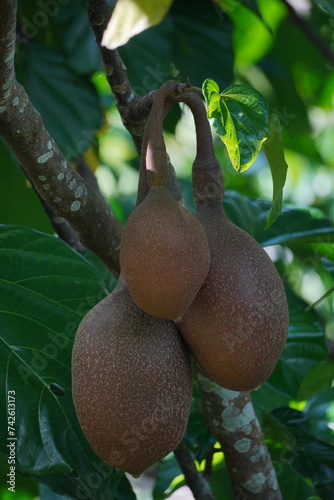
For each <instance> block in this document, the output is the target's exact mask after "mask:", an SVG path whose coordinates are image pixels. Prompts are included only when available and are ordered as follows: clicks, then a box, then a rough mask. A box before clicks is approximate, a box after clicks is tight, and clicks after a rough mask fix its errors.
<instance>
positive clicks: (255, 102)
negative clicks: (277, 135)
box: [203, 79, 269, 172]
mask: <svg viewBox="0 0 334 500" xmlns="http://www.w3.org/2000/svg"><path fill="white" fill-rule="evenodd" d="M203 94H204V97H205V100H206V103H207V110H208V117H209V118H212V119H213V123H212V126H213V128H214V130H215V132H216V134H217V135H218V136H219V137H220V138H221V140H222V141H223V142H224V144H225V146H226V149H227V152H228V155H229V157H230V160H231V163H232V166H233V168H234V169H235V170H237V171H238V172H242V171H243V170H246V169H247V168H249V167H250V166H251V164H252V163H253V161H254V160H255V159H256V157H257V155H258V153H259V151H260V149H261V146H262V143H263V141H264V140H265V139H266V138H267V136H268V124H269V114H268V106H267V103H266V100H265V99H264V97H263V96H262V95H261V94H260V93H259V92H257V91H256V90H255V89H253V88H251V87H248V86H246V85H230V86H229V87H227V88H226V89H225V90H224V91H223V92H221V93H219V87H218V85H217V83H216V82H214V81H213V80H211V79H207V80H205V82H204V83H203Z"/></svg>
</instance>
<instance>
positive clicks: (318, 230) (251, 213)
mask: <svg viewBox="0 0 334 500" xmlns="http://www.w3.org/2000/svg"><path fill="white" fill-rule="evenodd" d="M224 209H225V212H226V214H227V216H228V217H229V219H231V220H232V222H234V223H235V224H236V225H237V226H239V227H241V228H242V229H243V230H244V231H247V232H248V233H249V234H251V235H252V236H253V238H255V239H256V241H258V242H259V243H260V244H261V245H262V246H269V245H294V251H296V252H297V253H298V250H299V248H300V243H303V244H307V243H308V244H309V243H314V244H316V245H317V252H319V246H320V245H321V244H327V245H330V246H331V242H333V241H334V226H333V223H332V222H331V221H330V220H329V219H328V217H326V216H325V214H324V213H323V212H322V211H321V210H319V209H317V208H313V207H310V208H305V207H301V206H298V205H285V206H284V207H283V209H282V212H281V215H280V217H279V218H278V219H277V220H276V222H275V223H274V224H272V226H270V227H269V229H268V230H266V231H265V230H264V226H265V221H266V218H267V214H268V211H269V209H270V203H269V202H268V201H266V200H254V199H251V198H249V197H247V196H243V195H241V194H239V193H237V192H235V191H227V192H226V193H225V196H224Z"/></svg>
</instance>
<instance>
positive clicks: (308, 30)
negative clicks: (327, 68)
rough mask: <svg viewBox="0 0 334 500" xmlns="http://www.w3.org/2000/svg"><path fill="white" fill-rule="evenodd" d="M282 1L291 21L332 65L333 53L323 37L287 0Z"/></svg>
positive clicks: (333, 60) (333, 62)
mask: <svg viewBox="0 0 334 500" xmlns="http://www.w3.org/2000/svg"><path fill="white" fill-rule="evenodd" d="M282 3H284V5H285V6H286V8H287V10H288V12H289V16H290V18H291V20H292V21H293V23H294V24H295V25H296V26H298V27H299V28H300V29H301V30H302V31H303V32H304V33H305V34H306V35H307V37H308V38H309V39H310V40H311V42H312V43H313V44H314V45H315V47H317V49H318V50H319V52H321V53H322V54H323V55H324V56H325V58H326V59H327V60H328V62H330V63H331V64H333V65H334V53H333V52H332V51H331V49H330V48H329V47H328V45H327V44H326V42H325V41H324V40H323V38H321V36H320V35H319V33H317V32H316V31H315V29H314V28H313V26H312V25H311V24H310V23H309V22H307V21H306V20H305V19H303V18H302V17H300V16H299V15H298V14H297V12H296V11H295V9H294V8H293V7H292V5H291V4H290V3H289V2H288V1H287V0H282Z"/></svg>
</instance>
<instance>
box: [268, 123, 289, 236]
mask: <svg viewBox="0 0 334 500" xmlns="http://www.w3.org/2000/svg"><path fill="white" fill-rule="evenodd" d="M262 147H263V151H264V153H265V155H266V157H267V160H268V163H269V167H270V171H271V176H272V179H273V201H272V204H271V209H270V212H269V215H268V217H267V223H266V226H265V229H268V228H269V227H270V226H271V225H272V224H273V223H274V222H275V220H276V219H277V217H278V216H279V215H280V213H281V210H282V200H283V188H284V184H285V180H286V174H287V171H288V165H287V163H286V161H285V158H284V146H283V140H282V129H281V124H280V120H279V118H278V116H277V115H275V114H272V115H270V117H269V133H268V139H267V140H266V141H264V143H263V146H262Z"/></svg>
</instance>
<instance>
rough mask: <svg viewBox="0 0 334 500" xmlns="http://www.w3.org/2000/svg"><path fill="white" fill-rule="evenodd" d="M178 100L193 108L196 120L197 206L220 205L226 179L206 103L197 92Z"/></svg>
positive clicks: (194, 179) (195, 196) (182, 96)
mask: <svg viewBox="0 0 334 500" xmlns="http://www.w3.org/2000/svg"><path fill="white" fill-rule="evenodd" d="M177 100H178V101H179V102H184V103H185V104H186V105H187V106H188V107H189V108H190V109H191V112H192V114H193V116H194V121H195V127H196V137H197V149H196V158H195V161H194V163H193V170H192V171H193V174H192V177H193V179H192V181H193V193H194V200H195V202H196V205H197V206H200V205H202V204H203V203H213V202H217V204H216V205H217V206H219V205H220V204H221V201H222V199H223V196H224V192H225V188H224V179H223V175H222V172H221V168H220V165H219V162H218V160H217V158H216V155H215V151H214V147H213V141H212V136H211V128H210V124H209V121H208V120H207V117H206V109H205V106H204V103H203V101H202V99H201V98H200V96H199V95H198V94H196V93H195V92H184V93H183V94H182V95H181V96H180V97H179V98H178V99H177Z"/></svg>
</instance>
